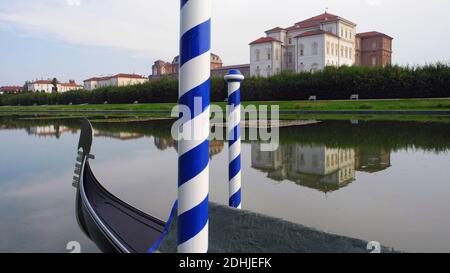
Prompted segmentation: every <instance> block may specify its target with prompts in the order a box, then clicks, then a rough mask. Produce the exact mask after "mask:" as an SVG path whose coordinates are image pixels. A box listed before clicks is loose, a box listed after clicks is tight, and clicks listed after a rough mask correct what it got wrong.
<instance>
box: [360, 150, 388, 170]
mask: <svg viewBox="0 0 450 273" xmlns="http://www.w3.org/2000/svg"><path fill="white" fill-rule="evenodd" d="M389 167H391V152H389V151H386V150H384V149H356V162H355V168H356V170H357V171H361V172H368V173H376V172H380V171H383V170H386V169H387V168H389Z"/></svg>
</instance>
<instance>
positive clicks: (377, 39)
mask: <svg viewBox="0 0 450 273" xmlns="http://www.w3.org/2000/svg"><path fill="white" fill-rule="evenodd" d="M393 39H394V38H392V37H390V36H388V35H386V34H384V33H380V32H377V31H370V32H363V33H358V34H357V35H356V58H355V59H356V65H358V66H369V67H385V66H386V65H390V64H391V63H392V40H393Z"/></svg>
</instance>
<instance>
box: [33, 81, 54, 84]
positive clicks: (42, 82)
mask: <svg viewBox="0 0 450 273" xmlns="http://www.w3.org/2000/svg"><path fill="white" fill-rule="evenodd" d="M30 83H37V84H52V80H37V81H34V82H30Z"/></svg>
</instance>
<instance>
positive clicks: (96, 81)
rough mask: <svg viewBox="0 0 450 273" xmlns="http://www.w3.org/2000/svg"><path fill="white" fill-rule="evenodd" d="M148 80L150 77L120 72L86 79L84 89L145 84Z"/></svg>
mask: <svg viewBox="0 0 450 273" xmlns="http://www.w3.org/2000/svg"><path fill="white" fill-rule="evenodd" d="M147 81H148V78H147V77H144V76H141V75H137V74H124V73H120V74H117V75H113V76H106V77H94V78H90V79H87V80H85V81H84V89H85V90H88V91H92V90H95V89H97V88H102V87H110V86H128V85H136V84H143V83H145V82H147Z"/></svg>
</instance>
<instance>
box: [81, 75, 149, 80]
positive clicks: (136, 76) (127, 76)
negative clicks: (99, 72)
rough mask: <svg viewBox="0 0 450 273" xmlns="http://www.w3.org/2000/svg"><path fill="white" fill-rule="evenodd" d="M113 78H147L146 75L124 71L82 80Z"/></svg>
mask: <svg viewBox="0 0 450 273" xmlns="http://www.w3.org/2000/svg"><path fill="white" fill-rule="evenodd" d="M115 78H127V79H147V77H144V76H141V75H137V74H125V73H119V74H116V75H113V76H106V77H93V78H89V79H87V80H84V82H89V81H105V80H110V79H115Z"/></svg>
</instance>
